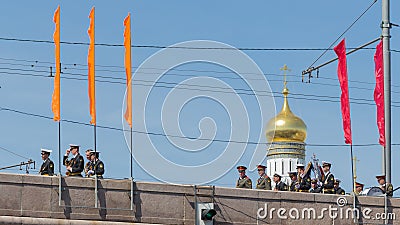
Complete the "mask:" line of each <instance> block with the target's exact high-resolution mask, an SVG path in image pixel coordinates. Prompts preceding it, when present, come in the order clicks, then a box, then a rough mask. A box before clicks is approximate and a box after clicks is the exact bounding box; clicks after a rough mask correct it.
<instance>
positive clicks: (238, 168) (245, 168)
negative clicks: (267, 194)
mask: <svg viewBox="0 0 400 225" xmlns="http://www.w3.org/2000/svg"><path fill="white" fill-rule="evenodd" d="M236 169H237V170H239V171H240V170H247V167H245V166H238V167H236Z"/></svg>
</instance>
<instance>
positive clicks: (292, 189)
mask: <svg viewBox="0 0 400 225" xmlns="http://www.w3.org/2000/svg"><path fill="white" fill-rule="evenodd" d="M296 183H297V180H292V182H291V183H290V189H289V190H290V191H297V188H296Z"/></svg>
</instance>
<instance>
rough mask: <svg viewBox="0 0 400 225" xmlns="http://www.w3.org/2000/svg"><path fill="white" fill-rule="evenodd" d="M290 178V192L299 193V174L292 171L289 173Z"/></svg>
mask: <svg viewBox="0 0 400 225" xmlns="http://www.w3.org/2000/svg"><path fill="white" fill-rule="evenodd" d="M288 174H289V177H290V180H291V182H290V187H289V191H297V189H296V183H297V172H296V171H292V172H289V173H288Z"/></svg>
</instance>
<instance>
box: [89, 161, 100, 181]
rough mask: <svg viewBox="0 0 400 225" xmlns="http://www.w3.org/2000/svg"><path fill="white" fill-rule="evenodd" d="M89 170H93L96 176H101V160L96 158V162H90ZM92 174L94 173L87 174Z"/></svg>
mask: <svg viewBox="0 0 400 225" xmlns="http://www.w3.org/2000/svg"><path fill="white" fill-rule="evenodd" d="M89 168H90V169H89V170H93V171H94V172H95V173H96V175H97V177H99V178H103V174H104V163H103V162H102V161H101V160H99V159H98V160H97V161H96V162H90V166H89ZM91 176H94V174H89V175H88V177H91Z"/></svg>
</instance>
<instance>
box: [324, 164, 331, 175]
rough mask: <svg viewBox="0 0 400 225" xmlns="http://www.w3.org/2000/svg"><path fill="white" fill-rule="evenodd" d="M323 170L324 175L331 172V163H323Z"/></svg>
mask: <svg viewBox="0 0 400 225" xmlns="http://www.w3.org/2000/svg"><path fill="white" fill-rule="evenodd" d="M322 170H323V171H324V173H327V172H329V171H330V170H331V163H329V162H323V163H322Z"/></svg>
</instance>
